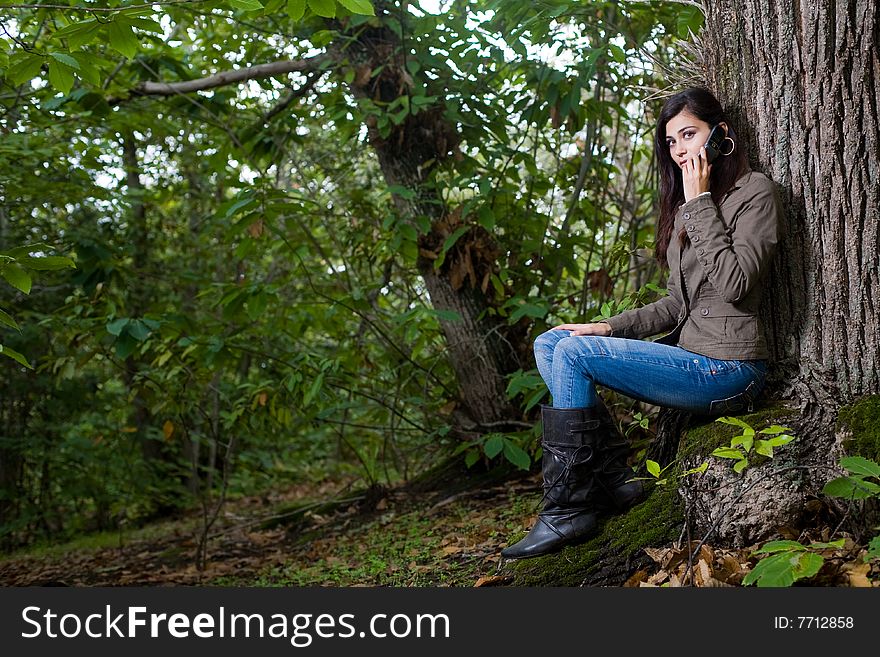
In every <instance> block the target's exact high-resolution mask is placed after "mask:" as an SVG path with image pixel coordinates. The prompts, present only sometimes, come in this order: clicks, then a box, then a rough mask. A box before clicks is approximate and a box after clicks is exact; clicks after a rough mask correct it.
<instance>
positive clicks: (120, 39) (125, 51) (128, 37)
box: [107, 18, 139, 59]
mask: <svg viewBox="0 0 880 657" xmlns="http://www.w3.org/2000/svg"><path fill="white" fill-rule="evenodd" d="M107 35H108V37H109V38H110V47H111V48H113V50H115V51H116V52H118V53H121V54H122V55H124V56H125V57H126V58H128V59H131V58H132V57H134V56H135V54H136V53H137V51H138V45H139V44H138V39H137V36H135V33H134V30H133V29H132V28H131V25H129V24H128V23H126V22H124V21H123V20H121V19H119V18H117V19H116V20H114V21H113V22H112V23H110V24H109V25H108V26H107Z"/></svg>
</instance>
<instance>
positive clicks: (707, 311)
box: [700, 308, 709, 317]
mask: <svg viewBox="0 0 880 657" xmlns="http://www.w3.org/2000/svg"><path fill="white" fill-rule="evenodd" d="M700 314H701V315H702V316H703V317H705V316H706V315H708V314H709V309H708V308H700Z"/></svg>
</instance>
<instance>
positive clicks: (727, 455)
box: [712, 447, 745, 459]
mask: <svg viewBox="0 0 880 657" xmlns="http://www.w3.org/2000/svg"><path fill="white" fill-rule="evenodd" d="M712 456H717V457H719V458H722V459H741V458H743V457H744V456H745V455H744V454H743V453H742V452H741V451H739V450H738V449H733V448H732V447H719V448H718V449H715V450H712Z"/></svg>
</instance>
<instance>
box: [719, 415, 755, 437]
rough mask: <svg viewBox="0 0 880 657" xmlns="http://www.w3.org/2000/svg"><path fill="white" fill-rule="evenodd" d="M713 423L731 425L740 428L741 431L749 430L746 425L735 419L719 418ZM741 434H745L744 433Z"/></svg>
mask: <svg viewBox="0 0 880 657" xmlns="http://www.w3.org/2000/svg"><path fill="white" fill-rule="evenodd" d="M715 421H716V422H722V423H723V424H732V425H734V426H737V427H742V428H743V429H751V427H750V426H749V425H748V424H746V423H745V422H743V421H742V420H740V419H739V418H735V417H719V418H717V419H716V420H715ZM743 433H745V431H744V432H743Z"/></svg>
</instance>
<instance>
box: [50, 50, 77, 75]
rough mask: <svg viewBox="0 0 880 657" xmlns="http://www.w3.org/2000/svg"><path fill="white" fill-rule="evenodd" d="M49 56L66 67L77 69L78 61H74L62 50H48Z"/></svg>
mask: <svg viewBox="0 0 880 657" xmlns="http://www.w3.org/2000/svg"><path fill="white" fill-rule="evenodd" d="M49 56H50V57H51V58H52V59H54V60H55V61H57V62H60V63H61V64H64V65H65V66H67V67H68V68H72V69H74V70H77V71H78V70H79V62H78V61H76V60H75V59H74V58H73V57H71V56H70V55H67V54H65V53H63V52H50V53H49Z"/></svg>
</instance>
